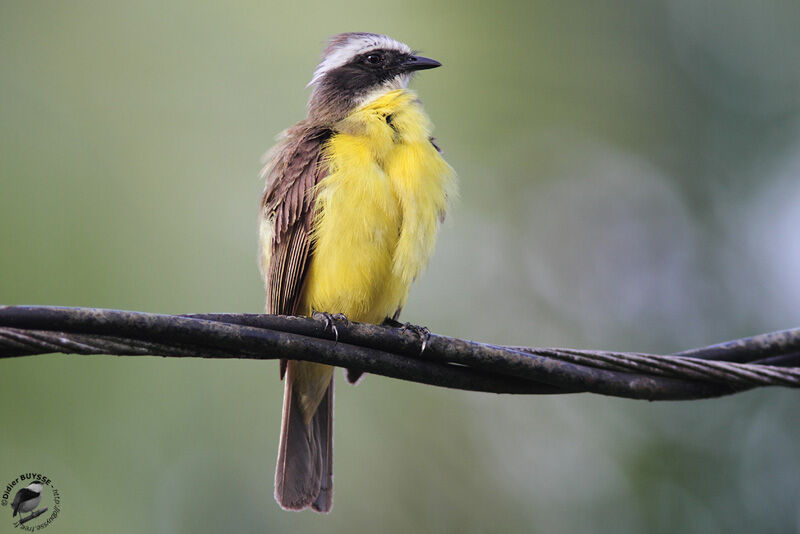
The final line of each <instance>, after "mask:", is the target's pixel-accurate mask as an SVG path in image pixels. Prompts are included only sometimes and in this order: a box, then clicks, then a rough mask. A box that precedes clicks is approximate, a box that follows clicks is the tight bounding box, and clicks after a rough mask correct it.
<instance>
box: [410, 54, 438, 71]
mask: <svg viewBox="0 0 800 534" xmlns="http://www.w3.org/2000/svg"><path fill="white" fill-rule="evenodd" d="M441 66H442V64H441V63H439V62H438V61H436V60H435V59H431V58H428V57H422V56H409V57H408V58H407V59H406V60H405V61H403V65H402V67H403V70H404V71H406V72H413V71H415V70H426V69H435V68H436V67H441Z"/></svg>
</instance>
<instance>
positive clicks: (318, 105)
mask: <svg viewBox="0 0 800 534" xmlns="http://www.w3.org/2000/svg"><path fill="white" fill-rule="evenodd" d="M440 66H441V63H439V62H438V61H436V60H434V59H429V58H426V57H422V56H418V55H416V54H415V53H414V51H413V50H411V49H410V48H409V47H408V45H406V44H404V43H401V42H399V41H395V40H394V39H392V38H391V37H388V36H386V35H378V34H375V33H342V34H339V35H336V36H334V37H332V38H331V40H330V42H329V43H328V46H327V47H325V50H324V51H323V53H322V60H321V61H320V63H319V65H318V66H317V68H316V70H314V76H313V78H312V79H311V81H310V82H309V84H308V85H309V87H313V91H312V93H311V98H310V99H309V102H308V108H309V115H312V116H313V115H317V116H320V117H325V116H333V117H338V116H341V115H342V114H345V113H347V112H348V111H350V110H351V109H353V108H354V107H356V106H358V105H359V104H361V103H363V102H364V101H365V100H367V99H369V97H370V96H371V95H375V94H380V93H381V92H386V91H391V90H393V89H401V88H404V87H406V86H407V85H408V81H409V79H410V78H411V75H412V74H413V73H414V72H416V71H419V70H425V69H433V68H436V67H440Z"/></svg>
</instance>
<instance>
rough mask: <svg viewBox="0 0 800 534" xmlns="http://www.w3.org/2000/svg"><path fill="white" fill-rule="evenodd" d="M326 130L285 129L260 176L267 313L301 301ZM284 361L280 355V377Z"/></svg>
mask: <svg viewBox="0 0 800 534" xmlns="http://www.w3.org/2000/svg"><path fill="white" fill-rule="evenodd" d="M330 135H331V132H330V130H327V129H323V128H303V127H302V123H301V124H299V125H298V126H297V127H295V128H294V129H292V130H289V131H288V132H287V134H286V137H285V138H284V139H283V141H282V142H281V143H280V144H279V145H278V146H277V147H276V148H275V149H274V151H273V152H272V153H271V158H270V161H269V162H268V163H267V165H266V166H265V168H264V171H263V172H262V176H264V177H265V178H266V187H265V189H264V194H263V196H262V199H261V216H262V218H263V219H264V220H265V221H266V222H267V223H268V224H269V225H270V226H271V231H270V232H267V233H262V240H264V241H268V242H264V241H262V243H261V247H262V249H264V250H265V251H266V252H267V254H265V255H263V258H264V259H263V260H262V261H264V262H266V265H262V269H263V272H264V276H265V286H266V291H267V313H275V314H281V315H294V314H296V313H297V311H298V310H297V308H298V306H299V304H300V296H301V293H302V289H303V281H304V275H305V272H306V268H307V266H308V263H309V262H310V261H311V256H312V250H311V249H312V244H311V237H310V235H311V226H312V223H313V219H314V201H315V200H316V199H315V186H316V185H317V184H318V183H319V181H320V180H322V178H324V177H325V169H324V165H323V164H322V148H323V146H324V144H325V142H326V141H327V139H328V138H329V137H330ZM285 372H286V362H285V361H283V360H282V361H281V378H283V375H284V373H285Z"/></svg>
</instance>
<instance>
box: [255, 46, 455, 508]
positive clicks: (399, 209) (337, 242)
mask: <svg viewBox="0 0 800 534" xmlns="http://www.w3.org/2000/svg"><path fill="white" fill-rule="evenodd" d="M439 66H441V64H440V63H439V62H438V61H435V60H432V59H428V58H425V57H422V56H418V55H415V54H414V52H412V50H411V49H410V48H409V47H408V46H407V45H405V44H403V43H400V42H398V41H395V40H394V39H391V38H390V37H388V36H386V35H377V34H373V33H343V34H340V35H337V36H335V37H333V38H332V39H331V40H330V42H329V44H328V46H327V47H326V48H325V50H324V52H323V55H322V60H321V62H320V63H319V65H318V66H317V68H316V70H315V71H314V76H313V78H312V80H311V82H310V83H309V86H310V87H312V88H313V89H312V93H311V97H310V99H309V101H308V115H307V117H306V118H305V119H303V120H302V121H300V122H298V123H297V124H295V125H294V126H292V127H291V128H289V129H288V130H286V131H285V132H284V133H283V134H281V136H279V138H278V144H277V145H276V146H275V147H274V148H273V149H272V150H271V151H270V152H269V153H268V154H267V163H266V165H265V167H264V170H263V171H262V177H263V178H264V179H265V180H266V186H265V189H264V193H263V196H262V200H261V216H260V245H261V254H260V256H261V257H260V262H261V268H262V273H263V275H264V280H265V285H266V292H267V306H266V309H267V313H275V314H285V315H311V314H313V313H314V312H322V313H328V314H343V315H345V316H346V317H347V318H348V319H350V320H353V321H358V322H367V323H376V324H378V323H382V322H384V320H386V319H395V320H396V319H397V317H398V316H399V313H400V310H401V309H402V307H403V305H404V304H405V302H406V298H407V297H408V292H409V289H410V287H411V284H412V282H413V281H414V279H415V278H416V277H417V276H418V275H419V274H420V272H421V270H422V269H423V268H424V266H425V265H426V263H427V261H428V259H429V257H430V256H431V254H432V252H433V247H434V244H435V241H436V234H437V230H438V225H439V223H440V221H442V220H443V219H444V214H445V211H446V209H447V204H448V199H450V198H452V196H453V195H454V194H455V176H454V173H453V171H452V169H451V168H450V166H449V165H448V164H447V163H446V162H445V161H444V159H443V158H442V156H441V155H440V153H439V149H438V147H437V146H436V145H435V144H434V142H433V138H432V137H431V129H432V125H431V122H430V120H429V119H428V117H427V115H425V112H424V111H423V109H422V104H421V103H420V100H419V98H418V97H417V95H416V94H415V93H414V92H412V91H410V90H409V89H407V86H408V82H409V79H410V77H411V75H412V74H413V73H414V72H415V71H419V70H424V69H432V68H435V67H439ZM359 375H360V373H358V372H354V371H352V370H348V374H347V378H348V380H349V381H350V382H355V381H356V380H357V379H358V376H359ZM281 377H282V378H285V385H284V396H283V420H282V423H281V435H280V444H279V452H278V465H277V468H276V472H275V499H276V500H277V501H278V504H279V505H280V506H281V507H282V508H284V509H288V510H302V509H304V508H307V507H309V506H311V507H312V508H313V509H314V510H316V511H318V512H329V511H330V510H331V507H332V505H333V367H331V366H328V365H322V364H315V363H308V362H301V361H288V362H287V361H285V360H283V361H281Z"/></svg>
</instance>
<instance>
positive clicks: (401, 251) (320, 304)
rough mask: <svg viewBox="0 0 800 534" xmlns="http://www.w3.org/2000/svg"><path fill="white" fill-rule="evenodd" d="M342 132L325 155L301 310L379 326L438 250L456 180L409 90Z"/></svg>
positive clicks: (383, 100)
mask: <svg viewBox="0 0 800 534" xmlns="http://www.w3.org/2000/svg"><path fill="white" fill-rule="evenodd" d="M387 117H388V120H387ZM337 131H338V133H336V134H335V135H334V136H333V137H332V138H331V140H330V141H329V142H328V144H327V145H326V147H325V148H324V155H325V161H326V164H327V165H328V169H327V170H328V175H327V177H326V178H324V179H323V180H322V181H321V182H320V184H319V185H318V191H317V201H316V206H315V219H314V230H313V233H312V241H313V256H312V260H311V263H310V265H309V267H308V271H307V273H306V280H305V286H304V289H303V293H302V300H301V313H304V314H310V313H311V312H312V311H324V312H329V313H343V314H344V315H346V316H347V317H348V318H349V319H351V320H353V321H359V322H369V323H380V322H382V321H383V319H384V318H386V317H391V316H392V315H393V314H394V313H395V311H396V310H397V309H398V308H400V307H402V306H403V304H404V303H405V301H406V298H407V296H408V292H409V289H410V287H411V283H412V282H413V281H414V279H415V278H416V277H417V275H418V274H419V273H420V271H421V270H422V269H423V267H424V266H425V265H426V263H427V261H428V258H429V257H430V255H431V253H432V251H433V246H434V244H435V240H436V232H437V226H438V222H439V220H440V219H441V217H442V216H443V214H444V211H445V208H446V204H447V199H448V196H450V195H452V193H453V173H452V170H451V169H450V167H449V166H448V165H447V163H446V162H445V161H444V160H443V159H442V157H441V156H440V154H439V153H438V152H437V151H436V149H435V148H434V147H433V145H432V144H431V143H430V122H429V120H428V118H427V117H426V116H425V114H424V112H423V111H422V108H421V105H420V104H419V101H418V100H417V99H416V96H415V95H414V94H413V93H412V92H410V91H406V90H396V91H391V92H389V93H386V94H384V95H383V96H381V97H379V98H377V99H375V100H372V101H371V102H369V103H367V104H364V105H363V106H361V107H360V108H358V109H357V110H356V111H354V112H353V113H351V114H350V115H349V116H348V117H347V118H346V119H344V120H343V121H342V122H341V123H340V124H338V125H337Z"/></svg>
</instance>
